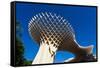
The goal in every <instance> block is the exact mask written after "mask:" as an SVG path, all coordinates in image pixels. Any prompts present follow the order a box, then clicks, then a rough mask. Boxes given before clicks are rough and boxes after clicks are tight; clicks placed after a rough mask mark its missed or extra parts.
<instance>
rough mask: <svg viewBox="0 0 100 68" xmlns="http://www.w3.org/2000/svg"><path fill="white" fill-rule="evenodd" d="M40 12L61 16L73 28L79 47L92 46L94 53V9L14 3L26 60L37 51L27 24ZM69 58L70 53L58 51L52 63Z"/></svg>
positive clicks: (32, 57) (31, 58)
mask: <svg viewBox="0 0 100 68" xmlns="http://www.w3.org/2000/svg"><path fill="white" fill-rule="evenodd" d="M40 12H51V13H56V14H60V15H61V16H63V17H64V18H65V19H67V20H68V21H69V23H70V24H71V25H72V27H73V28H74V31H75V36H76V40H77V42H78V43H79V44H80V45H81V46H88V45H94V49H93V53H94V54H95V53H96V7H82V6H63V5H47V4H42V5H41V4H31V3H16V20H17V21H19V22H20V24H21V27H22V28H23V31H22V38H21V39H22V40H23V44H24V47H25V53H24V57H25V58H26V59H28V60H33V59H34V58H35V56H36V54H37V52H38V49H39V46H38V44H37V43H36V42H35V41H34V40H32V38H31V37H30V36H29V32H28V23H29V21H30V20H31V18H32V17H33V16H34V15H36V14H38V13H40ZM70 57H73V55H72V54H71V53H67V52H63V51H58V52H57V54H56V56H55V61H54V62H63V61H64V60H66V59H68V58H70Z"/></svg>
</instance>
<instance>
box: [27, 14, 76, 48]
mask: <svg viewBox="0 0 100 68" xmlns="http://www.w3.org/2000/svg"><path fill="white" fill-rule="evenodd" d="M28 28H29V29H28V30H29V33H30V35H31V36H32V38H34V39H35V40H36V41H37V42H38V43H39V44H40V43H42V42H44V43H46V44H48V45H49V44H53V45H54V46H55V47H58V46H59V44H61V43H62V41H63V40H64V39H73V38H74V36H75V35H74V30H73V28H72V27H71V25H70V23H68V21H67V20H66V19H64V18H63V17H61V16H60V15H56V14H55V13H50V12H44V13H39V14H36V15H35V16H33V18H32V19H31V21H30V22H29V25H28Z"/></svg>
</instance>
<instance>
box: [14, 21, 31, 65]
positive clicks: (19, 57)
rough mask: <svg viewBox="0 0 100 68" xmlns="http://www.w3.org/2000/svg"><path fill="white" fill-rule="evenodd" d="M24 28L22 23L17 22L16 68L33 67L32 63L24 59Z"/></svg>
mask: <svg viewBox="0 0 100 68" xmlns="http://www.w3.org/2000/svg"><path fill="white" fill-rule="evenodd" d="M21 33H22V27H21V25H20V22H16V45H15V61H16V63H15V64H16V66H24V65H31V63H32V62H31V61H28V60H27V59H25V58H24V44H23V42H22V40H21V36H22V34H21Z"/></svg>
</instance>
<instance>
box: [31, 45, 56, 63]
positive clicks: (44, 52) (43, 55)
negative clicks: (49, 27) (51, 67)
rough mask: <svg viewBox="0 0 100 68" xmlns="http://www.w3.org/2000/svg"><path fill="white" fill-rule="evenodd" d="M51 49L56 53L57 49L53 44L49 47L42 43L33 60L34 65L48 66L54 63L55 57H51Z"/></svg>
mask: <svg viewBox="0 0 100 68" xmlns="http://www.w3.org/2000/svg"><path fill="white" fill-rule="evenodd" d="M49 48H50V49H51V51H53V52H56V50H57V48H55V47H54V46H53V44H51V45H48V44H46V43H41V44H40V48H39V51H38V53H37V55H36V57H35V59H34V60H33V63H32V64H46V63H53V61H54V55H53V56H51V53H50V51H49Z"/></svg>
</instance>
